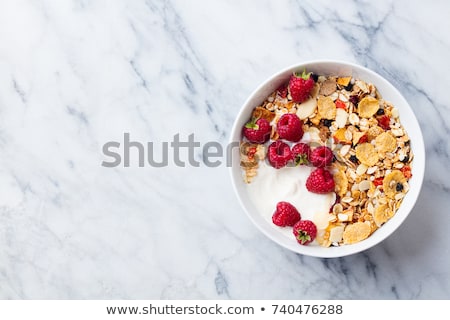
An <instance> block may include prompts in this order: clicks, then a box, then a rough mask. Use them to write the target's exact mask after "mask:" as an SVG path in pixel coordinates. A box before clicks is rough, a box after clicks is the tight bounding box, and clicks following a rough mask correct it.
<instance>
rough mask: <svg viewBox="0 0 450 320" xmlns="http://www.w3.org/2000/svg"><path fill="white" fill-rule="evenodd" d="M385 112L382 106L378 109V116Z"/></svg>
mask: <svg viewBox="0 0 450 320" xmlns="http://www.w3.org/2000/svg"><path fill="white" fill-rule="evenodd" d="M383 114H384V109H383V108H380V109H378V110H377V116H382V115H383Z"/></svg>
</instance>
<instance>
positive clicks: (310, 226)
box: [293, 220, 317, 245]
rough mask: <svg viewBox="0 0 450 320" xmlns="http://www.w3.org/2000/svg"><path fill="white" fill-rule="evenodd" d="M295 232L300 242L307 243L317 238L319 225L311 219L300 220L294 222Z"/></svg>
mask: <svg viewBox="0 0 450 320" xmlns="http://www.w3.org/2000/svg"><path fill="white" fill-rule="evenodd" d="M293 233H294V236H295V239H297V242H298V243H300V244H301V245H307V244H309V243H311V242H313V241H314V239H315V238H316V235H317V227H316V225H315V224H314V222H312V221H311V220H300V221H299V222H297V223H296V224H294V227H293Z"/></svg>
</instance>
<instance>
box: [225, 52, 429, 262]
mask: <svg viewBox="0 0 450 320" xmlns="http://www.w3.org/2000/svg"><path fill="white" fill-rule="evenodd" d="M303 69H306V70H307V71H308V72H314V73H316V74H318V75H337V76H339V75H341V76H348V75H352V76H353V77H354V78H359V79H361V80H364V81H366V82H370V83H373V84H374V85H375V86H376V87H377V88H378V91H379V92H380V93H381V95H382V97H383V98H384V99H385V100H387V101H390V102H392V103H393V105H394V106H395V107H397V108H398V110H399V114H400V120H401V122H402V125H403V126H404V128H405V129H406V131H407V132H408V135H409V136H410V138H411V149H412V152H413V154H414V160H413V163H412V174H413V177H412V178H411V180H410V190H409V191H408V193H407V194H406V196H405V198H404V200H403V203H402V204H401V206H400V208H399V209H398V211H397V212H396V214H395V215H394V217H393V218H391V219H390V220H389V221H388V222H386V223H385V224H384V225H383V226H382V227H381V228H380V229H378V230H377V231H375V232H374V233H373V234H372V235H371V236H370V237H369V238H367V239H366V240H363V241H361V242H359V243H356V244H352V245H343V246H340V247H330V248H325V247H321V246H319V245H308V246H302V245H300V244H298V243H297V242H296V240H295V238H294V237H292V239H290V238H288V237H286V236H285V235H283V234H282V233H281V232H279V230H277V229H276V228H274V227H273V226H272V225H270V223H269V222H267V221H266V220H265V219H264V218H263V217H262V215H261V214H260V213H259V212H258V211H257V210H256V208H255V206H254V204H253V203H252V202H251V201H250V199H249V197H248V194H247V189H246V184H245V183H244V181H243V179H242V171H241V168H240V165H239V150H238V148H234V149H233V154H232V160H233V161H232V167H231V168H230V170H231V179H232V183H233V186H234V189H235V191H236V194H237V196H238V198H239V201H240V203H241V205H242V207H243V209H244V211H245V212H246V213H247V215H248V216H249V218H250V219H251V221H252V222H253V223H254V224H255V225H256V226H257V227H258V228H259V229H260V230H261V231H262V232H263V233H264V234H265V235H266V236H268V237H269V238H270V239H272V240H273V241H275V242H276V243H278V244H279V245H281V246H283V247H285V248H287V249H290V250H292V251H294V252H297V253H300V254H304V255H309V256H315V257H323V258H333V257H342V256H346V255H350V254H354V253H357V252H361V251H363V250H366V249H368V248H370V247H372V246H374V245H376V244H378V243H380V242H381V241H383V240H384V239H386V238H387V237H388V236H389V235H391V234H392V233H393V232H394V231H395V230H396V229H397V228H398V227H399V226H400V225H401V224H402V222H403V221H404V220H405V219H406V217H407V216H408V214H409V213H410V211H411V210H412V208H413V207H414V204H415V202H416V200H417V198H418V196H419V192H420V189H421V186H422V181H423V176H424V170H425V148H424V143H423V137H422V132H421V130H420V127H419V123H418V122H417V119H416V117H415V115H414V113H413V111H412V109H411V107H410V106H409V104H408V102H407V101H406V99H405V98H404V97H403V96H402V95H401V94H400V92H399V91H398V90H397V89H396V88H395V87H394V86H393V85H391V84H390V83H389V82H388V81H387V80H386V79H384V78H383V77H381V76H380V75H379V74H377V73H375V72H374V71H371V70H369V69H367V68H364V67H362V66H359V65H356V64H352V63H348V62H342V61H328V60H327V61H309V62H305V63H302V64H298V65H293V66H291V67H288V68H286V69H284V70H282V71H280V72H278V73H276V74H274V75H273V76H271V77H270V78H269V79H267V80H266V81H264V83H262V84H261V85H260V86H259V87H258V88H257V89H256V90H255V91H254V92H253V93H252V94H251V95H250V97H249V98H248V99H247V101H246V102H245V103H244V105H243V106H242V108H241V110H240V112H239V114H238V116H237V118H236V121H235V123H234V126H233V129H232V133H231V141H232V142H234V141H240V140H241V133H242V127H243V126H244V124H245V123H246V122H247V121H248V119H249V118H250V115H251V113H252V110H253V108H254V107H256V106H258V105H260V104H261V103H262V102H263V101H264V100H265V99H266V98H267V96H268V95H269V94H270V93H272V92H273V91H274V90H276V89H277V88H278V87H279V86H280V85H281V84H282V83H285V82H287V80H288V79H289V77H290V75H291V74H292V72H294V71H302V70H303Z"/></svg>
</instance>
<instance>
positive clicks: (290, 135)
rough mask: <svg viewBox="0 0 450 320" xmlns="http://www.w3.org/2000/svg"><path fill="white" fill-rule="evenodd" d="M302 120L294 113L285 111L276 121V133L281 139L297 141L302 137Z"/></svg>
mask: <svg viewBox="0 0 450 320" xmlns="http://www.w3.org/2000/svg"><path fill="white" fill-rule="evenodd" d="M302 126H303V122H302V120H300V119H299V117H298V116H297V115H296V114H293V113H285V114H283V115H282V116H281V118H280V120H278V123H277V131H278V135H279V136H280V138H281V139H286V140H288V141H292V142H297V141H300V139H301V138H302V137H303V128H302Z"/></svg>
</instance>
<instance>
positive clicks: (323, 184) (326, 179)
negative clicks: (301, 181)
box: [306, 168, 334, 193]
mask: <svg viewBox="0 0 450 320" xmlns="http://www.w3.org/2000/svg"><path fill="white" fill-rule="evenodd" d="M306 189H308V190H309V191H310V192H314V193H328V192H331V191H334V180H333V176H332V175H331V173H330V171H328V170H327V169H324V168H317V169H315V170H314V171H313V172H311V174H310V175H309V177H308V179H306Z"/></svg>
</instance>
